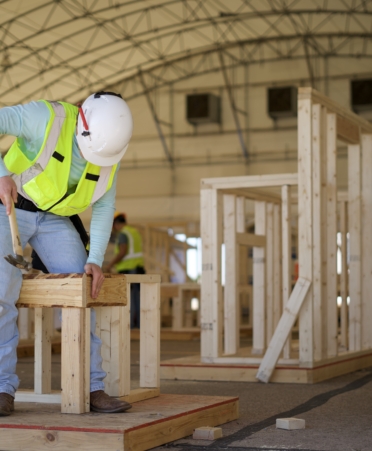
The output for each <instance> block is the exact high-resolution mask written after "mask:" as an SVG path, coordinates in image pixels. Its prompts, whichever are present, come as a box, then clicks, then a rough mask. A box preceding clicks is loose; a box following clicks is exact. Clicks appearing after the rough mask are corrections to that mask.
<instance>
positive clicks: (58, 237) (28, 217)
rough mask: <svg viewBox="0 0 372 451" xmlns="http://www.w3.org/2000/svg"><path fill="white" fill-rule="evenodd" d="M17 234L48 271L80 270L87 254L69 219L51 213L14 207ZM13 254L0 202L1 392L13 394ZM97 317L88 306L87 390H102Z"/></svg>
mask: <svg viewBox="0 0 372 451" xmlns="http://www.w3.org/2000/svg"><path fill="white" fill-rule="evenodd" d="M16 215H17V222H18V229H19V234H20V238H21V242H22V247H23V248H24V247H25V245H26V243H27V242H29V243H30V245H31V246H32V247H33V248H34V249H35V251H36V252H37V253H38V255H39V256H40V258H41V260H42V261H43V263H44V264H45V266H46V267H47V269H48V271H49V272H50V273H74V272H76V273H83V272H84V265H85V263H86V260H87V255H86V252H85V249H84V246H83V243H82V242H81V239H80V236H79V234H78V233H77V231H76V230H75V227H74V226H73V225H72V223H71V221H70V220H69V219H68V218H64V217H62V216H56V215H53V214H51V213H44V212H36V213H32V212H29V211H24V210H18V209H16ZM8 254H13V247H12V237H11V233H10V227H9V218H8V216H7V214H6V212H5V207H4V206H3V205H2V204H0V393H8V394H9V395H11V396H14V394H15V392H16V390H17V388H18V386H19V379H18V376H17V375H16V373H15V371H16V364H17V345H18V339H19V334H18V327H17V317H18V311H17V308H16V307H15V303H16V302H17V300H18V298H19V292H20V289H21V285H22V273H21V271H20V270H19V269H17V268H15V267H14V266H12V265H10V264H9V263H8V262H7V261H5V260H4V258H3V257H4V256H5V255H8ZM95 324H96V316H95V312H94V310H93V309H91V333H90V337H91V344H90V391H96V390H104V383H103V379H104V378H105V377H106V373H105V372H104V371H103V370H102V358H101V344H102V342H101V340H100V339H99V338H98V337H97V336H96V335H95V334H94V330H95Z"/></svg>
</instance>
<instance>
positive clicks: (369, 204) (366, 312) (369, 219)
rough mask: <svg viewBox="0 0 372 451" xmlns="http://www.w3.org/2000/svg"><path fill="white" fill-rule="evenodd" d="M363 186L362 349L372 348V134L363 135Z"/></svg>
mask: <svg viewBox="0 0 372 451" xmlns="http://www.w3.org/2000/svg"><path fill="white" fill-rule="evenodd" d="M361 142H362V149H361V152H362V169H361V171H362V172H361V176H362V187H361V195H362V199H361V220H362V230H361V241H362V243H363V248H362V255H361V278H362V280H361V283H362V286H361V292H362V296H361V297H362V306H361V308H362V349H368V348H372V327H371V322H372V303H371V293H372V258H371V256H372V235H371V232H372V231H371V225H372V176H371V174H372V135H362V140H361Z"/></svg>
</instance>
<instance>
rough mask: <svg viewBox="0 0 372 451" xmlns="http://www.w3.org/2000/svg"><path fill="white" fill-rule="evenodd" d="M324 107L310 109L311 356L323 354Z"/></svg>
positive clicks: (324, 305) (325, 281) (325, 295)
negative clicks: (313, 329)
mask: <svg viewBox="0 0 372 451" xmlns="http://www.w3.org/2000/svg"><path fill="white" fill-rule="evenodd" d="M326 132H327V128H326V111H325V108H324V107H322V106H321V105H319V104H317V105H313V110H312V164H313V171H312V174H311V175H310V176H311V177H312V179H313V186H312V202H313V214H312V228H313V236H312V239H313V268H312V271H313V283H312V290H313V301H312V302H313V315H314V328H316V332H315V333H314V360H315V361H318V360H321V359H322V358H325V357H326V349H327V343H326V330H327V316H326V314H327V309H326V298H327V291H326V287H327V280H326V276H327V253H326V250H327V249H326V243H327V242H326V238H327V197H326V196H327V192H326V189H325V187H326V184H327V153H326V152H327V148H326ZM299 202H301V200H300V199H299Z"/></svg>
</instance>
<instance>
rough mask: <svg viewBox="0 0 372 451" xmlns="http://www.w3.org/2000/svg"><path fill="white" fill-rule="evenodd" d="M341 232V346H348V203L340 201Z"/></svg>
mask: <svg viewBox="0 0 372 451" xmlns="http://www.w3.org/2000/svg"><path fill="white" fill-rule="evenodd" d="M340 233H341V261H342V264H341V268H342V269H341V275H340V294H341V346H342V347H343V348H347V347H348V343H349V341H348V329H349V327H348V326H349V324H348V323H349V320H348V305H347V295H348V289H347V287H348V264H347V203H346V202H340Z"/></svg>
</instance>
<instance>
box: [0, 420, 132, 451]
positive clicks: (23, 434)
mask: <svg viewBox="0 0 372 451" xmlns="http://www.w3.org/2000/svg"><path fill="white" fill-rule="evenodd" d="M0 436H1V446H2V448H3V449H6V450H7V451H21V450H22V451H23V450H25V451H26V450H27V451H44V450H45V451H47V450H50V449H55V450H58V451H64V450H67V449H69V450H70V449H71V450H72V449H73V450H74V451H102V449H104V450H105V451H124V440H123V436H122V434H107V433H99V432H84V431H60V430H55V429H44V430H43V429H39V430H36V431H35V430H32V432H31V431H30V429H27V428H25V429H21V428H17V430H16V431H15V430H14V429H9V428H4V427H1V426H0ZM102 446H104V448H102Z"/></svg>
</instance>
